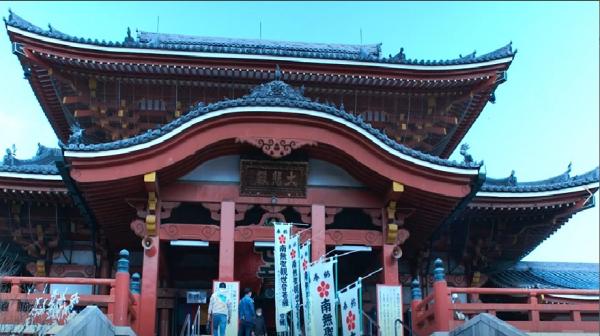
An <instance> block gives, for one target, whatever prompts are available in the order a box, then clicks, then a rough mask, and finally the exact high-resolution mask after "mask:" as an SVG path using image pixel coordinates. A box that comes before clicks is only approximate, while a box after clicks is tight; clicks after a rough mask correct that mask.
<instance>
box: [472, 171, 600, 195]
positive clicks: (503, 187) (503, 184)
mask: <svg viewBox="0 0 600 336" xmlns="http://www.w3.org/2000/svg"><path fill="white" fill-rule="evenodd" d="M599 175H600V169H599V167H596V168H594V169H592V170H590V171H588V172H586V173H583V174H580V175H576V176H571V164H569V166H568V167H567V170H566V171H565V172H564V173H562V174H560V175H557V176H553V177H551V178H547V179H543V180H538V181H529V182H518V181H517V176H516V174H515V171H514V170H513V171H512V172H511V174H510V176H508V177H505V178H500V179H494V178H489V177H488V178H487V179H486V180H485V183H484V184H483V186H482V187H481V191H487V192H538V191H550V190H558V189H564V188H570V187H578V186H582V185H586V184H590V183H597V182H598V181H599V180H600V176H599Z"/></svg>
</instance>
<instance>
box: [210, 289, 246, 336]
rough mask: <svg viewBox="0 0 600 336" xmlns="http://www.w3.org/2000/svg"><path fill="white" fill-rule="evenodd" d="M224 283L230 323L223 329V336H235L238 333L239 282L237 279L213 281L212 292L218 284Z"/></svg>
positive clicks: (215, 290)
mask: <svg viewBox="0 0 600 336" xmlns="http://www.w3.org/2000/svg"><path fill="white" fill-rule="evenodd" d="M221 282H223V283H225V286H226V287H225V290H226V292H227V299H228V300H227V301H228V303H230V304H231V318H230V323H228V324H227V328H226V329H225V336H237V334H238V306H239V299H240V283H239V282H238V281H229V282H228V281H213V293H215V292H217V291H218V290H219V284H220V283H221Z"/></svg>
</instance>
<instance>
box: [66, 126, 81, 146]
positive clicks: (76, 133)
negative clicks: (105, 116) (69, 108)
mask: <svg viewBox="0 0 600 336" xmlns="http://www.w3.org/2000/svg"><path fill="white" fill-rule="evenodd" d="M83 131H84V129H83V128H81V126H80V125H79V123H78V122H75V123H74V124H73V125H71V135H70V136H69V140H68V144H69V145H71V144H80V143H83Z"/></svg>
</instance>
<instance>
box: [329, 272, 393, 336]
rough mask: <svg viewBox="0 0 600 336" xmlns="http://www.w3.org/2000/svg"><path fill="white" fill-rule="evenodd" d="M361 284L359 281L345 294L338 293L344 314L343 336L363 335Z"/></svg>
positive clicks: (342, 322) (342, 321)
mask: <svg viewBox="0 0 600 336" xmlns="http://www.w3.org/2000/svg"><path fill="white" fill-rule="evenodd" d="M360 290H361V283H360V281H357V282H356V283H355V284H354V285H353V286H351V287H350V288H348V289H347V290H345V291H343V292H338V298H339V300H340V308H341V312H342V315H341V317H342V320H341V321H340V323H341V324H342V336H358V335H362V334H363V333H362V326H361V321H362V316H361V311H360V294H359V291H360ZM382 335H387V334H382Z"/></svg>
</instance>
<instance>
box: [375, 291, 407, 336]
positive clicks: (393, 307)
mask: <svg viewBox="0 0 600 336" xmlns="http://www.w3.org/2000/svg"><path fill="white" fill-rule="evenodd" d="M397 319H400V320H402V286H388V285H377V323H378V324H379V328H380V331H381V335H400V336H402V335H403V329H402V324H401V323H397V324H396V320H397ZM402 322H404V321H402ZM396 330H397V331H396Z"/></svg>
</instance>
